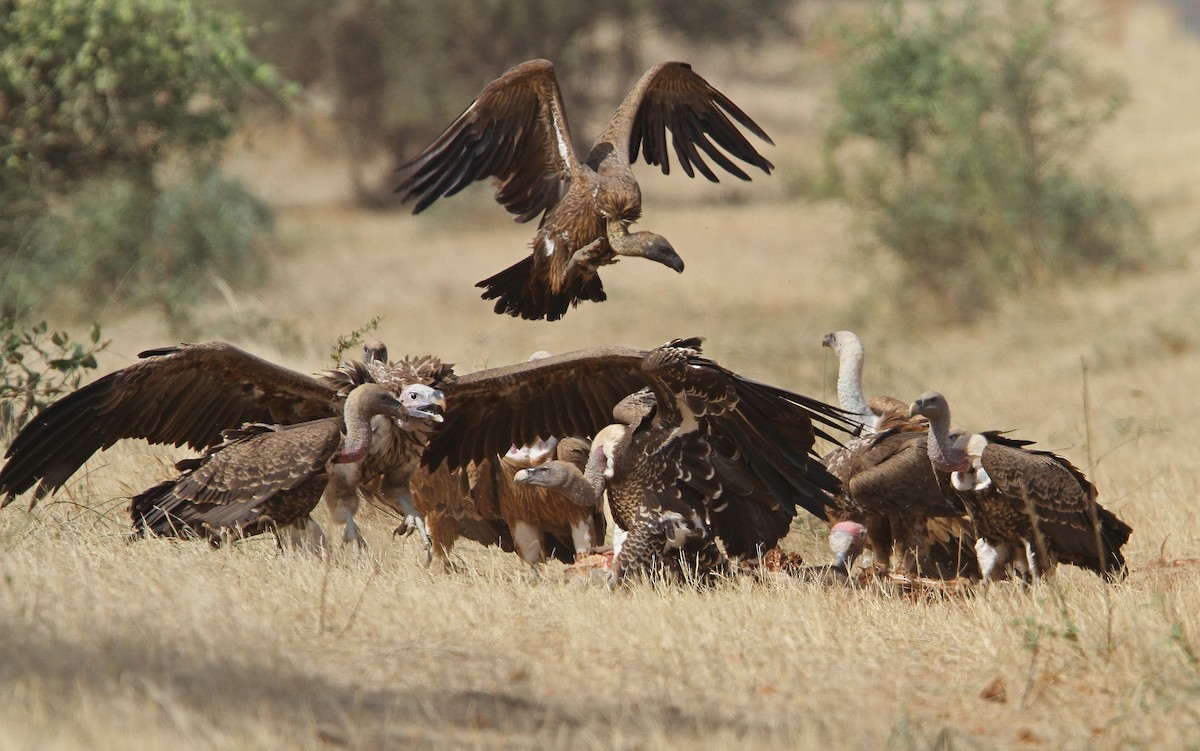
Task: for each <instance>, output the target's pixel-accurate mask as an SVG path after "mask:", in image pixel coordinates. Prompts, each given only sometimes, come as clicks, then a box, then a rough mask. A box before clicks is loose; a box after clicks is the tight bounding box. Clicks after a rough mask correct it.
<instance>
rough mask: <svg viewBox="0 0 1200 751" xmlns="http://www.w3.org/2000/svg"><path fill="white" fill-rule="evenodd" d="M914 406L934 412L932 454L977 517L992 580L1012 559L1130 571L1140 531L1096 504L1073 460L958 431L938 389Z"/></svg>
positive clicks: (1030, 565)
mask: <svg viewBox="0 0 1200 751" xmlns="http://www.w3.org/2000/svg"><path fill="white" fill-rule="evenodd" d="M910 411H911V413H912V414H914V415H917V414H920V415H924V416H925V417H927V418H929V425H930V427H929V441H928V451H929V460H930V462H931V463H932V464H933V467H934V468H935V469H936V470H937V472H938V475H939V480H940V481H942V484H943V485H944V486H945V487H947V488H948V489H949V492H952V493H953V494H954V495H956V496H957V497H958V498H959V499H961V501H962V503H963V504H964V505H965V506H966V509H967V511H968V512H969V513H970V515H971V518H972V520H973V522H974V524H975V534H976V535H977V537H978V539H977V540H976V543H975V548H976V551H977V553H978V556H979V568H980V571H981V573H982V575H983V578H984V580H985V581H988V580H991V579H994V578H997V577H999V576H1000V575H1001V574H1002V573H1003V572H1004V569H1005V567H1006V566H1007V565H1009V564H1011V565H1012V566H1013V567H1014V568H1015V569H1017V570H1018V571H1020V572H1022V573H1024V574H1026V575H1027V576H1029V577H1037V576H1039V575H1043V574H1049V573H1052V572H1053V571H1054V568H1055V566H1056V564H1057V563H1058V562H1059V561H1062V562H1065V563H1071V564H1074V565H1076V566H1079V567H1081V568H1086V569H1088V570H1089V571H1094V572H1096V573H1098V574H1100V575H1102V576H1103V577H1104V578H1105V579H1110V580H1111V579H1113V578H1116V577H1119V576H1122V575H1123V574H1124V569H1125V558H1124V556H1123V555H1122V554H1121V547H1122V546H1123V545H1124V544H1125V543H1126V542H1127V541H1128V540H1129V535H1130V533H1131V532H1132V531H1133V530H1132V529H1131V528H1130V526H1129V525H1128V524H1126V523H1125V522H1123V521H1121V520H1120V519H1119V518H1117V516H1116V515H1115V514H1113V513H1112V512H1111V511H1109V510H1108V509H1106V508H1104V507H1103V506H1101V505H1100V504H1099V503H1097V502H1096V495H1097V493H1096V488H1095V486H1094V485H1092V483H1091V482H1089V481H1088V479H1087V478H1086V477H1084V475H1083V472H1081V471H1079V469H1077V468H1076V467H1075V466H1074V465H1073V464H1071V463H1070V462H1069V461H1067V460H1066V459H1064V458H1063V457H1061V456H1058V455H1056V454H1053V453H1051V452H1049V451H1038V450H1034V449H1031V448H1029V445H1030V444H1031V443H1032V441H1024V440H1016V439H1012V438H1007V437H1005V436H1004V435H1003V434H1001V433H999V432H987V433H964V432H956V433H951V431H950V406H949V404H948V403H947V402H946V398H945V397H944V396H942V395H941V394H939V393H937V392H936V391H929V392H926V393H924V394H922V395H921V396H920V397H918V398H917V400H916V401H915V402H913V404H912V406H911V408H910Z"/></svg>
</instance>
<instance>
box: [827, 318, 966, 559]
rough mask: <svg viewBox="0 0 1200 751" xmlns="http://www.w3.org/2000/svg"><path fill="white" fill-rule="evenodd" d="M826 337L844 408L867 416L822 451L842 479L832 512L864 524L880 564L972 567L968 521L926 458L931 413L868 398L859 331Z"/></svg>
mask: <svg viewBox="0 0 1200 751" xmlns="http://www.w3.org/2000/svg"><path fill="white" fill-rule="evenodd" d="M822 344H823V345H824V346H826V347H829V348H830V349H832V350H833V352H834V353H835V354H836V355H837V357H838V382H837V383H838V385H837V392H838V402H839V403H840V406H841V408H842V409H844V410H846V412H848V413H850V414H851V415H852V416H853V417H854V418H855V419H857V420H861V421H862V423H863V430H862V433H861V434H860V435H858V436H855V437H854V438H852V439H850V440H849V441H847V442H846V445H845V446H843V447H839V448H836V449H834V450H833V451H831V452H829V453H828V454H826V455H825V457H824V458H823V461H824V462H825V466H826V467H827V468H828V469H829V471H830V473H832V474H833V475H834V476H835V477H837V478H838V480H840V481H841V483H842V492H841V494H839V495H838V496H836V497H835V505H834V510H833V511H832V513H831V516H833V517H834V520H835V521H841V520H848V521H853V522H859V523H862V524H864V525H865V527H866V530H867V540H866V542H867V545H868V546H869V547H870V548H871V550H872V554H873V558H874V561H875V563H876V564H877V565H882V566H885V567H888V568H899V569H901V570H904V571H905V572H907V573H916V572H918V571H919V572H920V573H922V574H925V575H937V576H957V575H959V574H970V573H972V572H971V567H970V564H971V563H973V560H974V555H972V554H971V550H970V541H971V540H973V539H974V538H973V536H972V534H971V532H970V524H969V522H968V520H966V519H964V518H963V510H962V509H961V508H960V506H959V504H958V501H957V499H956V498H954V497H953V496H952V495H950V494H947V493H946V492H945V491H944V490H943V489H942V488H941V486H940V485H939V484H938V481H937V477H936V476H935V474H934V471H933V467H932V466H931V465H930V463H929V455H928V451H927V450H926V430H927V423H926V421H924V420H923V419H919V418H912V417H910V416H909V414H908V406H907V405H905V404H904V403H903V402H901V401H900V400H898V399H895V398H893V397H888V396H882V397H874V398H872V399H871V400H869V401H868V400H867V398H866V396H865V395H864V393H863V386H862V370H863V360H864V350H863V345H862V342H861V341H860V340H859V338H858V337H857V336H856V335H855V334H854V333H852V332H850V331H837V332H834V333H831V334H826V335H825V337H824V339H823V340H822ZM832 534H833V530H832V529H831V540H830V545H833V544H834V541H833V540H832ZM843 542H844V541H843V540H839V541H838V544H839V545H841V544H843ZM964 546H966V547H964ZM964 552H965V554H964ZM964 564H965V565H964Z"/></svg>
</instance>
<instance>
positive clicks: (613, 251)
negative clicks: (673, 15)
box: [396, 60, 773, 321]
mask: <svg viewBox="0 0 1200 751" xmlns="http://www.w3.org/2000/svg"><path fill="white" fill-rule="evenodd" d="M730 118H732V120H731V119H730ZM735 121H736V122H737V123H738V124H740V125H741V126H742V127H744V128H746V129H747V130H749V131H750V132H752V133H754V134H755V135H756V136H758V137H759V138H762V139H763V140H764V141H766V142H767V143H771V139H770V138H769V137H768V136H767V134H766V133H765V132H764V131H763V130H762V128H760V127H759V126H758V125H757V124H756V123H755V122H754V121H753V120H751V119H750V117H749V116H747V115H746V114H745V113H744V112H742V110H741V109H739V108H738V107H737V105H735V104H734V103H733V102H732V101H730V100H729V98H728V97H726V96H725V95H724V94H722V93H721V92H719V91H717V90H716V89H715V88H713V87H712V86H711V85H710V84H709V83H708V82H707V81H705V80H704V79H703V78H701V77H700V76H699V75H697V74H696V73H695V72H693V71H692V68H691V66H690V65H688V64H687V63H678V62H664V63H659V64H658V65H655V66H654V67H652V68H651V69H650V70H648V71H647V72H646V73H645V75H643V76H642V78H641V80H640V81H638V83H637V85H636V86H634V88H633V90H632V91H631V92H629V94H628V96H626V97H625V100H624V101H623V102H622V103H621V106H620V107H618V108H617V111H616V113H615V114H614V115H613V117H612V120H611V122H610V123H609V124H608V127H607V128H605V130H604V132H603V133H601V134H600V136H599V138H597V139H596V142H595V144H593V146H592V148H591V151H589V152H588V155H587V157H586V158H585V159H584V160H582V161H580V159H579V157H578V156H577V154H576V152H575V148H574V146H573V145H572V141H571V133H570V128H569V126H568V124H567V115H566V110H565V108H564V106H563V101H562V94H561V92H560V91H559V88H558V81H557V79H556V77H555V74H554V66H553V65H552V64H551V63H550V62H548V61H546V60H530V61H528V62H525V63H521V64H520V65H517V66H515V67H513V68H511V69H509V70H508V71H506V72H505V73H504V74H503V75H501V76H500V77H499V78H497V79H496V80H495V81H492V82H491V83H490V84H488V85H487V86H486V87H484V89H483V91H482V92H480V94H479V96H478V97H477V98H476V99H475V101H474V102H472V104H471V106H469V107H467V109H466V110H464V111H463V113H462V114H461V115H459V117H458V119H456V120H455V121H454V122H453V123H451V125H450V126H449V127H448V128H446V130H445V132H443V133H442V134H441V135H440V136H439V137H438V138H437V140H435V141H434V142H433V143H432V144H431V145H430V146H429V147H427V148H426V149H425V150H424V151H422V152H421V153H420V154H417V155H416V156H415V157H413V158H412V159H411V160H409V161H408V162H406V163H405V164H403V165H402V166H401V167H400V168H399V170H398V171H399V173H400V183H399V185H398V186H397V187H396V192H397V193H399V194H400V196H401V198H402V200H403V201H406V202H407V201H416V205H415V206H414V208H413V212H414V213H419V212H421V211H423V210H424V209H425V208H427V207H428V206H429V205H430V204H432V203H433V202H434V201H435V200H437V199H438V198H440V197H442V196H451V195H454V194H455V193H457V192H458V191H460V190H462V189H463V188H465V187H466V186H467V185H469V184H470V183H472V182H474V181H476V180H483V179H485V178H488V177H491V178H494V180H495V183H496V200H497V201H498V202H499V203H501V204H502V205H503V206H504V207H505V208H506V209H508V211H509V212H511V213H512V214H514V215H515V218H516V220H517V221H519V222H527V221H529V220H531V219H533V218H535V217H538V216H541V221H540V223H539V226H538V230H537V234H536V235H535V236H534V240H533V252H532V254H531V255H530V256H529V257H528V258H525V259H524V260H522V261H520V262H518V263H517V264H515V265H513V266H511V267H509V268H507V269H505V270H504V271H501V272H500V273H499V274H496V275H495V276H493V277H491V278H489V279H485V280H483V281H482V282H479V284H478V285H476V286H478V287H482V288H483V289H484V290H485V291H484V293H483V299H485V300H496V305H495V310H496V312H497V313H507V314H508V315H512V316H520V317H522V318H527V319H535V320H536V319H542V318H545V319H547V320H551V321H553V320H557V319H559V318H561V317H562V316H563V315H564V314H565V313H566V312H567V310H568V309H569V308H570V307H574V306H575V305H577V304H578V303H579V302H580V301H582V300H591V301H593V302H602V301H603V300H604V299H605V297H606V296H605V293H604V287H603V285H602V284H601V282H600V277H599V275H598V273H597V270H598V269H599V267H600V266H603V265H605V264H610V263H615V262H616V261H617V257H618V256H622V255H628V256H641V257H643V258H648V259H650V260H653V261H657V262H658V263H661V264H663V265H665V266H668V267H670V268H672V269H674V270H675V271H683V261H682V260H681V259H680V258H679V256H678V255H677V254H676V253H675V250H674V249H673V248H672V247H671V244H670V243H669V242H667V240H666V238H663V237H662V236H660V235H656V234H653V233H650V232H635V233H630V232H629V225H630V224H632V223H633V222H635V221H637V220H638V218H640V216H641V213H642V195H641V189H640V188H639V187H638V183H637V180H636V179H635V178H634V175H633V171H632V169H631V168H630V165H631V164H632V163H633V162H635V161H637V158H638V155H639V153H640V154H641V155H642V158H644V159H645V160H646V162H647V163H648V164H658V165H661V166H662V171H663V173H664V174H666V173H668V172H670V156H669V152H668V148H667V137H666V132H667V131H668V130H669V131H670V132H671V138H672V145H673V147H674V151H675V154H676V156H677V157H678V158H679V162H680V165H681V166H682V168H683V170H684V172H686V173H687V174H688V176H689V177H691V176H694V174H695V172H696V171H699V172H700V174H702V175H704V176H705V177H707V178H708V179H709V180H711V181H713V182H716V181H717V176H716V174H715V173H714V172H713V170H712V169H711V168H710V167H709V165H708V164H707V163H706V162H705V160H704V157H703V155H702V154H701V152H703V154H706V155H707V156H708V158H709V159H712V160H713V161H714V162H716V163H717V164H718V165H719V166H720V167H722V168H723V169H724V170H725V171H727V172H729V173H730V174H732V175H734V176H736V177H739V178H741V179H743V180H749V179H750V176H749V175H748V174H746V172H745V171H743V170H742V169H741V168H740V167H739V166H738V165H737V164H736V163H734V161H733V160H732V159H731V158H730V156H732V157H735V158H737V159H740V160H742V161H744V162H746V163H747V164H749V165H751V166H754V167H758V168H759V169H761V170H762V171H763V172H765V173H767V174H770V171H771V169H772V167H773V165H772V164H771V163H770V162H769V161H767V160H766V159H765V158H763V156H762V155H760V154H759V153H758V152H757V151H756V150H755V149H754V147H753V146H752V145H751V144H750V142H749V141H748V140H747V139H746V137H745V136H744V135H742V133H741V131H740V130H739V129H738V127H737V125H735V124H734V122H735ZM722 150H724V151H722ZM725 152H727V153H728V155H727V154H726V153H725Z"/></svg>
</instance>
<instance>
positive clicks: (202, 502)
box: [130, 383, 429, 542]
mask: <svg viewBox="0 0 1200 751" xmlns="http://www.w3.org/2000/svg"><path fill="white" fill-rule="evenodd" d="M421 389H424V390H426V391H428V390H429V389H428V387H425V386H423V385H419V384H416V385H412V386H409V387H406V389H405V390H404V391H403V392H402V393H401V395H400V397H399V398H397V397H396V396H394V395H392V393H391V392H390V391H389V390H388V389H386V388H384V387H383V386H380V385H379V384H374V383H369V384H364V385H361V386H359V387H357V388H355V389H354V390H353V391H352V392H351V393H350V395H349V397H348V398H347V399H346V402H345V408H344V414H343V416H342V417H327V418H324V419H320V420H312V421H310V422H304V423H299V424H294V425H264V424H249V425H247V426H245V427H243V428H239V429H236V430H229V431H226V432H225V440H224V442H222V443H221V444H219V445H217V446H214V447H212V448H211V449H210V450H209V451H208V452H207V454H206V455H205V456H203V457H199V458H196V459H186V460H184V461H181V462H179V463H178V464H177V465H176V468H177V469H179V470H180V471H182V473H183V474H181V475H180V476H179V477H177V478H175V479H173V480H168V481H166V482H162V483H159V484H158V485H156V486H154V487H152V488H150V489H149V490H147V491H145V492H143V493H140V494H138V495H136V496H134V498H133V499H132V502H131V503H130V515H131V517H132V520H133V525H134V529H135V531H136V532H137V533H138V534H156V535H164V536H197V537H205V538H208V539H209V540H211V541H213V542H218V541H219V540H220V539H221V538H222V537H223V536H225V535H230V534H232V535H235V536H250V535H254V534H258V533H261V532H263V531H266V530H267V529H270V528H272V527H285V526H288V525H291V524H296V523H301V524H303V523H304V522H305V520H307V519H308V515H309V513H310V512H311V511H312V509H313V508H314V507H315V506H316V504H317V502H318V500H319V499H320V497H321V494H322V492H323V491H324V490H325V487H326V475H327V473H328V471H329V467H330V466H331V465H333V464H335V463H337V462H361V461H363V459H364V458H366V457H368V456H369V455H370V454H371V453H372V451H373V450H377V449H378V443H377V442H373V441H372V438H373V435H372V433H373V432H374V431H373V430H372V426H371V422H372V419H373V418H375V417H382V418H385V419H388V420H397V421H400V422H402V423H408V422H409V418H410V411H409V408H408V407H407V406H405V402H411V400H410V399H408V398H406V397H408V396H409V395H410V393H415V390H421ZM373 443H374V444H375V445H373Z"/></svg>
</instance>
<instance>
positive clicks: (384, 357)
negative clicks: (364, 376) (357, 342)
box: [362, 338, 388, 364]
mask: <svg viewBox="0 0 1200 751" xmlns="http://www.w3.org/2000/svg"><path fill="white" fill-rule="evenodd" d="M362 361H363V362H378V363H385V364H386V363H387V361H388V350H387V345H386V344H384V343H383V342H382V341H380V340H379V339H374V338H371V339H368V340H366V341H365V342H363V345H362Z"/></svg>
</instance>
